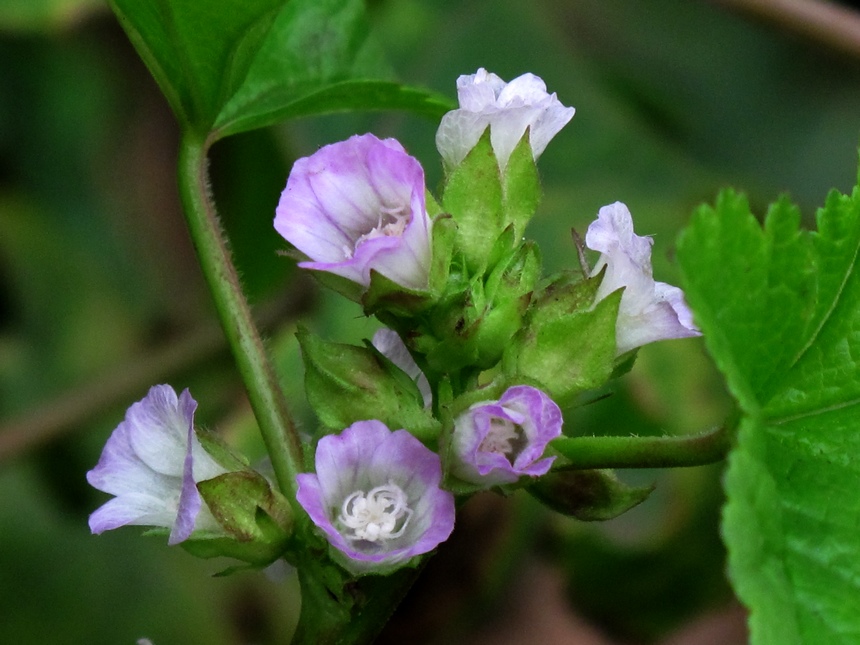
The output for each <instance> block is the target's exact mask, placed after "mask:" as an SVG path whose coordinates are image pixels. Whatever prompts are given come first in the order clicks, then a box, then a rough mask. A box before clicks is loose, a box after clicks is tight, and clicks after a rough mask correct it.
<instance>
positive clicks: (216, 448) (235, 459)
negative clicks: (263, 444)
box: [194, 427, 249, 471]
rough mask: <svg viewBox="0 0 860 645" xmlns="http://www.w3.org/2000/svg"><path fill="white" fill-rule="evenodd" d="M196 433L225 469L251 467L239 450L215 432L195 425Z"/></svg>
mask: <svg viewBox="0 0 860 645" xmlns="http://www.w3.org/2000/svg"><path fill="white" fill-rule="evenodd" d="M194 434H195V435H197V440H198V441H199V442H200V445H202V446H203V449H204V450H205V451H206V452H207V453H209V456H210V457H212V459H214V460H215V462H216V463H217V464H218V465H219V466H221V467H222V468H223V469H224V470H228V471H235V470H246V469H248V468H249V464H248V460H247V459H246V458H245V457H244V455H241V454H239V453H237V452H234V451H233V449H232V448H230V447H229V446H228V445H227V444H226V443H225V442H224V440H223V439H222V438H221V437H220V436H219V435H217V434H215V433H214V432H211V431H209V430H204V429H202V428H198V427H195V428H194Z"/></svg>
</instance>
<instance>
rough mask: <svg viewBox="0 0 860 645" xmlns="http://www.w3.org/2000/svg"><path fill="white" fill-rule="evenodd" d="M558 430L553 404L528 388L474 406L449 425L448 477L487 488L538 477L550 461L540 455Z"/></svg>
mask: <svg viewBox="0 0 860 645" xmlns="http://www.w3.org/2000/svg"><path fill="white" fill-rule="evenodd" d="M561 424H562V418H561V410H560V409H559V407H558V406H557V405H556V404H555V402H553V400H552V399H550V398H549V397H548V396H547V395H546V394H544V393H543V392H541V391H540V390H538V389H537V388H533V387H530V386H528V385H517V386H514V387H511V388H508V390H506V391H505V393H504V394H503V395H502V398H500V399H499V400H498V401H484V402H481V403H475V404H474V405H472V406H471V407H469V409H468V410H467V411H466V412H464V413H463V414H461V415H460V416H459V417H457V419H456V420H455V421H454V437H453V449H454V455H455V462H454V466H453V470H454V474H455V475H457V476H458V477H459V478H460V479H463V480H465V481H468V482H472V483H475V484H485V485H487V486H494V485H497V484H511V483H513V482H515V481H517V480H518V479H519V478H520V477H521V476H523V475H530V476H533V477H535V476H539V475H544V474H546V473H547V471H549V469H550V466H552V462H553V461H554V460H555V457H547V458H542V457H543V453H544V450H545V449H546V446H547V444H548V443H549V442H550V441H552V440H553V439H555V438H556V437H558V436H560V435H561Z"/></svg>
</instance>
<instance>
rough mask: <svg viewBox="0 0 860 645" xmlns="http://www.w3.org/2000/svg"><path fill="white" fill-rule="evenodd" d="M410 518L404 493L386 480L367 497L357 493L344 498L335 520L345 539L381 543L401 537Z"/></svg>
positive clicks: (365, 494) (358, 491)
mask: <svg viewBox="0 0 860 645" xmlns="http://www.w3.org/2000/svg"><path fill="white" fill-rule="evenodd" d="M411 517H412V509H411V508H409V506H408V505H407V499H406V493H404V492H403V490H402V489H401V488H400V486H398V485H397V484H395V483H393V482H392V481H391V480H389V481H388V484H385V485H383V486H377V487H376V488H373V489H371V491H370V492H369V493H365V492H364V491H361V490H357V491H354V492H353V493H351V494H350V495H348V496H347V498H346V499H345V500H343V505H342V506H341V508H340V515H339V516H338V518H337V519H338V521H339V522H340V523H341V525H342V526H343V527H344V528H345V529H347V530H348V533H347V534H345V537H347V538H349V539H353V540H366V541H368V542H384V541H386V540H393V539H394V538H398V537H400V536H401V535H403V531H405V530H406V526H407V525H408V524H409V520H410V518H411Z"/></svg>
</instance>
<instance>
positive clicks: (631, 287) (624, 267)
mask: <svg viewBox="0 0 860 645" xmlns="http://www.w3.org/2000/svg"><path fill="white" fill-rule="evenodd" d="M653 243H654V242H653V240H652V239H651V238H650V237H641V236H639V235H636V234H635V233H634V232H633V218H632V217H631V216H630V211H629V210H628V209H627V206H625V205H624V204H622V203H621V202H615V203H614V204H610V205H609V206H604V207H603V208H601V209H600V211H599V213H598V214H597V219H596V220H595V221H593V222H592V223H591V225H590V226H589V227H588V232H587V233H586V235H585V244H586V246H588V248H590V249H592V250H594V251H599V252H600V254H601V255H600V258H599V259H598V261H597V264H596V265H595V266H594V269H593V270H592V272H591V275H593V276H594V275H597V274H598V273H600V271H601V270H602V269H603V267H606V273H605V275H604V276H603V282H601V284H600V288H599V289H598V290H597V296H596V299H595V302H599V301H601V300H603V298H605V297H606V296H608V295H609V294H610V293H612V292H614V291H617V290H618V289H621V288H622V287H624V293H623V294H622V296H621V304H620V306H619V309H618V323H617V325H616V331H615V337H616V344H617V346H618V350H617V351H618V354H619V355H620V354H623V353H625V352H628V351H630V350H631V349H634V348H636V347H641V346H642V345H645V344H647V343H652V342H654V341H656V340H668V339H670V338H687V337H690V336H700V335H701V333H700V332H699V330H698V329H697V328H696V326H695V325H694V324H693V314H692V312H691V311H690V308H689V307H688V306H687V303H686V302H684V294H683V292H682V291H681V290H680V289H679V288H678V287H673V286H671V285H668V284H666V283H664V282H655V281H654V278H653V276H652V272H651V245H652V244H653Z"/></svg>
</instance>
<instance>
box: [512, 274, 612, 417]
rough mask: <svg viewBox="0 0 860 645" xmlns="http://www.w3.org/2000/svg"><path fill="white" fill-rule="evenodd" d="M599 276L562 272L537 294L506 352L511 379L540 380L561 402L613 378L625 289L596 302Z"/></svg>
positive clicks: (566, 402) (536, 381)
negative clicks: (573, 276)
mask: <svg viewBox="0 0 860 645" xmlns="http://www.w3.org/2000/svg"><path fill="white" fill-rule="evenodd" d="M601 277H602V276H600V275H598V276H595V277H594V278H589V279H586V280H580V281H573V280H571V279H570V278H569V277H567V276H563V277H562V278H559V279H558V280H556V281H555V282H553V283H551V284H550V285H549V286H547V287H546V288H545V289H544V290H543V291H542V292H541V293H540V294H539V295H538V296H537V298H536V299H535V302H534V303H533V304H532V307H531V309H530V310H529V316H528V317H527V318H526V325H525V327H524V328H523V329H522V330H521V331H520V332H519V334H517V336H516V338H515V339H514V342H513V343H512V344H511V345H510V346H509V347H508V349H507V351H506V353H505V360H504V370H505V374H506V375H507V376H508V378H509V379H512V380H523V381H525V382H529V383H534V384H536V385H537V386H538V387H540V388H541V389H543V390H544V391H545V392H547V393H548V394H549V395H550V396H551V397H552V398H553V399H554V400H555V401H556V402H557V403H558V404H559V405H561V406H564V405H567V404H570V403H572V402H573V401H574V400H575V398H576V396H577V395H578V394H580V393H582V392H584V391H585V390H589V389H594V388H598V387H600V386H602V385H603V384H605V383H606V382H607V381H608V380H609V378H610V376H611V375H612V372H613V369H614V366H615V320H616V318H617V316H618V303H619V302H620V300H621V291H617V292H615V293H613V294H611V295H610V296H609V297H607V298H605V299H603V300H601V301H600V302H599V303H597V304H596V305H594V294H595V293H596V292H597V287H598V286H599V285H600V280H601Z"/></svg>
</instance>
